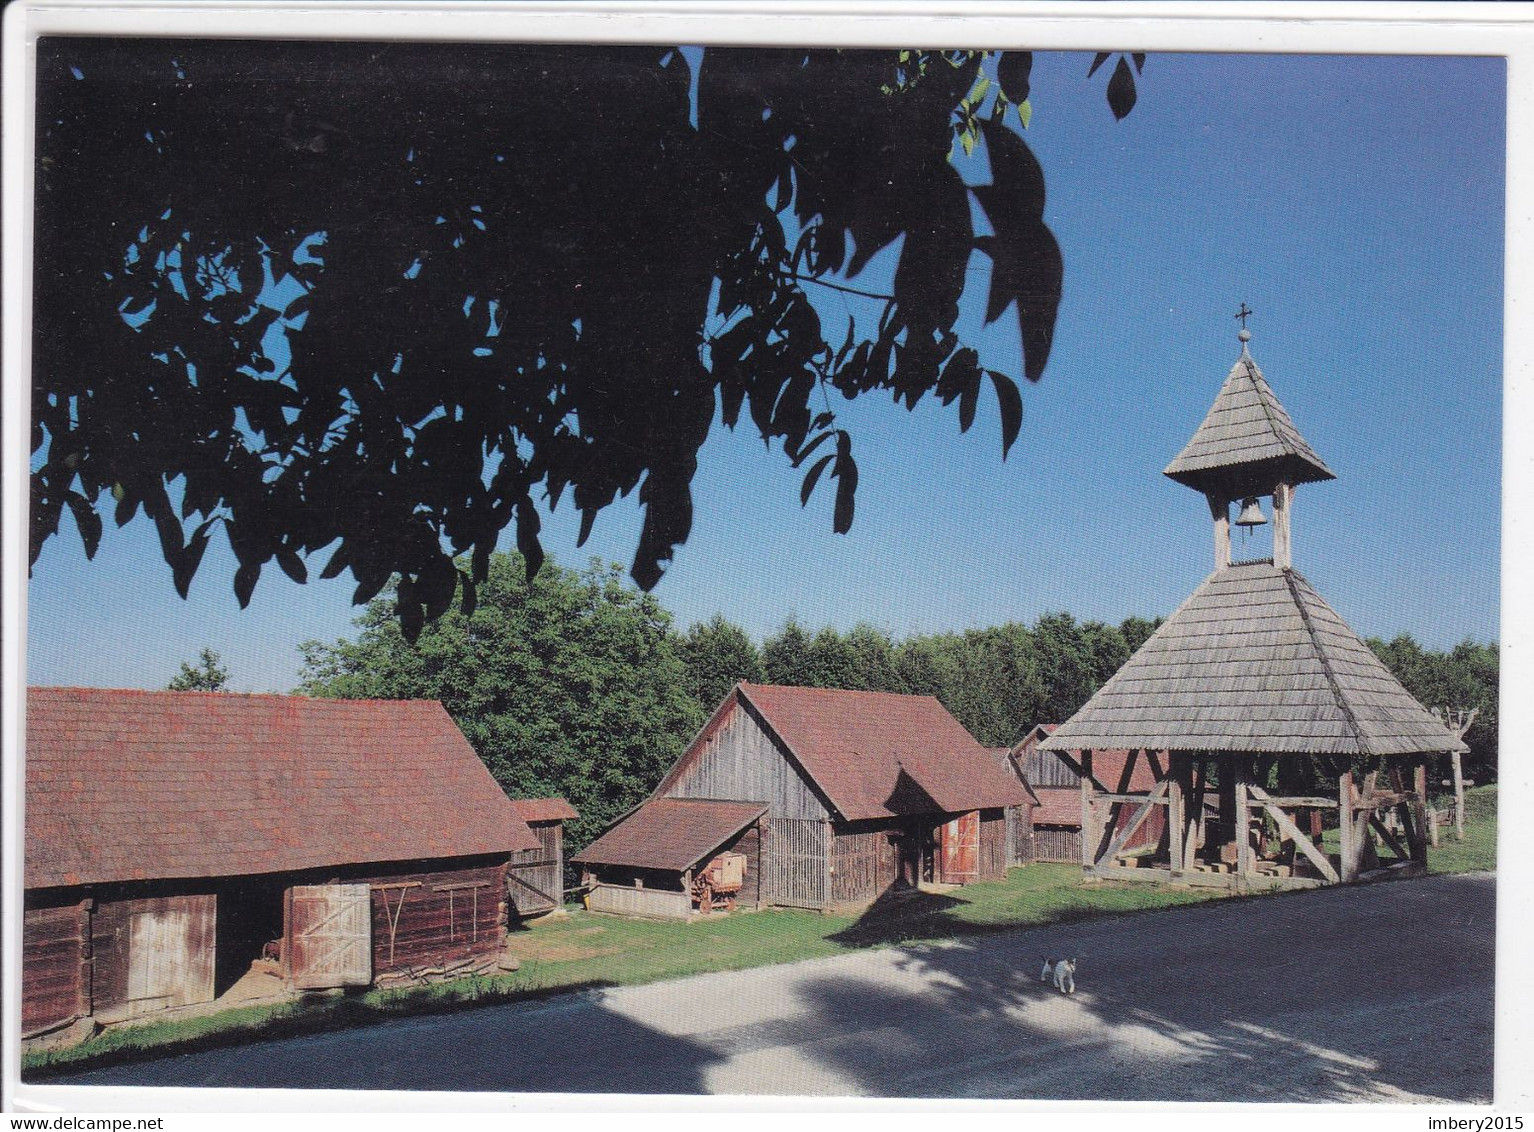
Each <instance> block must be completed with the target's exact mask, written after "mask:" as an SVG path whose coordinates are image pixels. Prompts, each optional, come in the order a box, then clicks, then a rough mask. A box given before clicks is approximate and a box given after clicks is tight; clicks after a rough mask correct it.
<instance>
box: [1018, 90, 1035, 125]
mask: <svg viewBox="0 0 1534 1132" xmlns="http://www.w3.org/2000/svg"><path fill="white" fill-rule="evenodd" d="M1017 120H1018V121H1019V122H1021V123H1022V126H1023V129H1025V130H1026V129H1027V128H1028V123H1029V122H1032V121H1033V103H1032V102H1031V101H1030V100H1028V99H1026V98H1025V99H1023V101H1021V102H1019V103H1018V104H1017Z"/></svg>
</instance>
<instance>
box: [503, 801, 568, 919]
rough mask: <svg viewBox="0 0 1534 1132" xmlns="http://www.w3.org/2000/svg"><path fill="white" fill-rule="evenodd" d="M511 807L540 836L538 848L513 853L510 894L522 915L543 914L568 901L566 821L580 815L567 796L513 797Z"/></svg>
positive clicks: (516, 909)
mask: <svg viewBox="0 0 1534 1132" xmlns="http://www.w3.org/2000/svg"><path fill="white" fill-rule="evenodd" d="M511 808H512V809H513V810H514V811H516V814H517V816H518V817H519V818H521V819H522V820H523V821H524V822H526V823H527V828H528V829H529V830H531V831H532V834H533V836H534V837H535V838H537V839H538V848H536V849H519V850H517V851H516V852H515V853H513V854H512V855H511V865H510V868H509V871H508V872H507V894H508V896H509V897H510V898H511V910H512V911H513V912H514V913H515V914H516V915H517V916H519V917H520V918H522V919H527V918H528V917H529V916H542V915H545V914H547V913H549V912H553V911H556V910H558V909H560V908H563V907H564V903H565V822H567V821H574V820H575V819H576V818H578V817H580V814H578V813H577V812H576V810H575V807H574V806H572V805H570V803H569V802H567V801H565V800H564V799H563V798H513V799H512V800H511Z"/></svg>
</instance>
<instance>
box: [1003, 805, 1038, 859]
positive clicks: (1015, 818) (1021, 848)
mask: <svg viewBox="0 0 1534 1132" xmlns="http://www.w3.org/2000/svg"><path fill="white" fill-rule="evenodd" d="M1007 837H1008V839H1009V840H1008V845H1009V854H1010V857H1009V860H1008V864H1012V865H1028V864H1032V863H1033V860H1034V839H1033V807H1032V806H1009V807H1007Z"/></svg>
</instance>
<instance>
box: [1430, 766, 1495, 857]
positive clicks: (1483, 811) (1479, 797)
mask: <svg viewBox="0 0 1534 1132" xmlns="http://www.w3.org/2000/svg"><path fill="white" fill-rule="evenodd" d="M1496 867H1497V788H1496V787H1495V786H1476V787H1472V788H1471V789H1469V790H1466V791H1465V840H1463V841H1456V840H1455V839H1454V827H1453V826H1445V827H1444V828H1443V829H1441V830H1439V835H1438V848H1436V849H1429V850H1428V854H1427V868H1428V872H1430V873H1473V872H1489V871H1491V870H1493V869H1495V868H1496Z"/></svg>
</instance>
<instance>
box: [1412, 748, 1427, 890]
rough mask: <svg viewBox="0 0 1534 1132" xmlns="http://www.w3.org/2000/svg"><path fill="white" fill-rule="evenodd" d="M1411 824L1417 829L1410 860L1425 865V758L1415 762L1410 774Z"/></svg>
mask: <svg viewBox="0 0 1534 1132" xmlns="http://www.w3.org/2000/svg"><path fill="white" fill-rule="evenodd" d="M1412 793H1414V794H1415V795H1416V796H1417V797H1416V798H1415V799H1414V800H1413V801H1412V804H1411V812H1412V823H1413V824H1414V825H1415V826H1416V827H1417V843H1416V844H1415V845H1413V846H1412V860H1413V861H1416V862H1417V863H1418V864H1419V865H1425V864H1427V821H1428V817H1427V757H1426V756H1423V757H1421V758H1419V759H1418V760H1417V766H1416V769H1415V770H1414V771H1413V773H1412Z"/></svg>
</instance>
